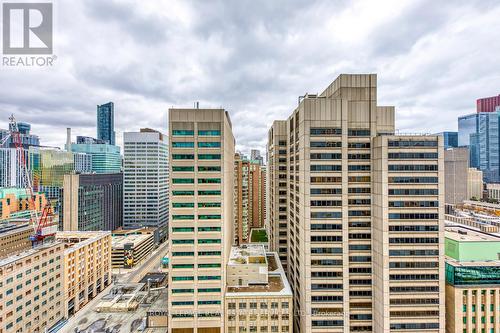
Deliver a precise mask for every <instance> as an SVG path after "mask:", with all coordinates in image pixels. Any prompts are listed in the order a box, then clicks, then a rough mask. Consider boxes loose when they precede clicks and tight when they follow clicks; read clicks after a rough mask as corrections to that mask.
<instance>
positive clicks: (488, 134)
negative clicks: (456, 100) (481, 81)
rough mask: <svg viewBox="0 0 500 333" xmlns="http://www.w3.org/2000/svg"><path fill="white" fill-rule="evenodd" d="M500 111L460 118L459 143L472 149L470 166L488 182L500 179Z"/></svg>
mask: <svg viewBox="0 0 500 333" xmlns="http://www.w3.org/2000/svg"><path fill="white" fill-rule="evenodd" d="M499 113H500V112H496V111H495V112H481V113H473V114H470V115H466V116H462V117H459V118H458V145H459V146H467V147H469V150H470V162H469V163H470V166H471V167H474V168H478V169H479V170H481V171H482V172H483V176H484V180H485V181H486V182H499V181H500V143H499V130H500V124H499Z"/></svg>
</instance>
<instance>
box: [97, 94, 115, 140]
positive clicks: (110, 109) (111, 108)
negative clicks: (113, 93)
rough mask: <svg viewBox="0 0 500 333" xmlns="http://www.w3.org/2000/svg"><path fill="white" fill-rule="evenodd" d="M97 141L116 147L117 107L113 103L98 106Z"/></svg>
mask: <svg viewBox="0 0 500 333" xmlns="http://www.w3.org/2000/svg"><path fill="white" fill-rule="evenodd" d="M97 139H98V140H103V141H104V142H106V143H108V144H110V145H112V146H114V145H115V105H114V104H113V102H109V103H106V104H102V105H98V106H97Z"/></svg>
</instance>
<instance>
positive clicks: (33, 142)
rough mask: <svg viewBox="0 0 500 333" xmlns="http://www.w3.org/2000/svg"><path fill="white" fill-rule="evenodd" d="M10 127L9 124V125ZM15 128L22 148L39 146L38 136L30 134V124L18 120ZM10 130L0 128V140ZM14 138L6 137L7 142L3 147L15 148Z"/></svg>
mask: <svg viewBox="0 0 500 333" xmlns="http://www.w3.org/2000/svg"><path fill="white" fill-rule="evenodd" d="M9 127H10V125H9ZM17 129H18V130H19V134H20V138H21V143H22V146H23V148H25V149H28V148H29V147H38V146H40V138H39V137H38V135H34V134H31V133H30V131H31V125H30V124H28V123H23V122H18V123H17ZM9 134H10V132H9V131H8V130H0V141H1V140H2V139H3V138H4V137H6V136H8V135H9ZM15 147H16V145H15V144H14V139H13V138H12V137H10V138H9V139H7V142H6V143H5V144H4V146H3V148H15Z"/></svg>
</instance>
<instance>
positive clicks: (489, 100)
mask: <svg viewBox="0 0 500 333" xmlns="http://www.w3.org/2000/svg"><path fill="white" fill-rule="evenodd" d="M476 104H477V108H476V111H477V113H481V112H495V109H496V107H498V106H500V95H498V96H493V97H485V98H480V99H478V100H477V101H476Z"/></svg>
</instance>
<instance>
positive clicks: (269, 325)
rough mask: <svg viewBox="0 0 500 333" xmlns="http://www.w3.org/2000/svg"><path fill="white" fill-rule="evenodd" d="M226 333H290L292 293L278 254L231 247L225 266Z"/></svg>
mask: <svg viewBox="0 0 500 333" xmlns="http://www.w3.org/2000/svg"><path fill="white" fill-rule="evenodd" d="M224 303H225V305H224V308H225V324H226V326H227V328H226V330H225V332H257V327H258V328H259V332H292V331H293V314H294V312H293V299H292V289H291V288H290V284H289V283H288V280H287V278H286V276H285V271H284V270H283V267H282V266H281V264H280V260H279V258H278V255H277V253H275V252H266V251H265V249H264V246H262V245H243V246H241V247H233V248H232V249H231V254H230V256H229V262H228V264H227V287H226V296H225V298H224Z"/></svg>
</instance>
